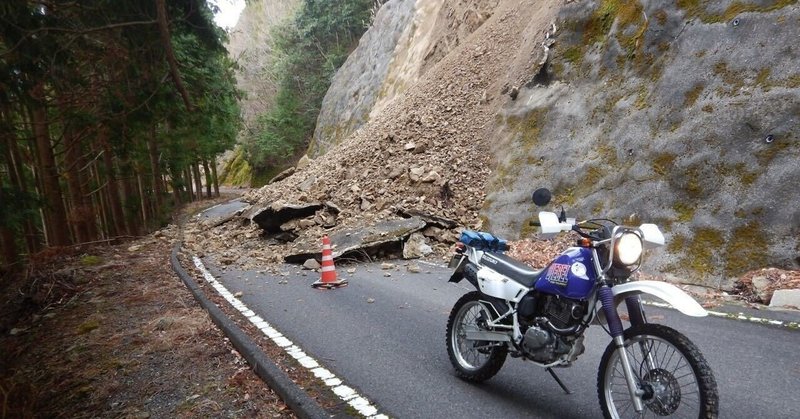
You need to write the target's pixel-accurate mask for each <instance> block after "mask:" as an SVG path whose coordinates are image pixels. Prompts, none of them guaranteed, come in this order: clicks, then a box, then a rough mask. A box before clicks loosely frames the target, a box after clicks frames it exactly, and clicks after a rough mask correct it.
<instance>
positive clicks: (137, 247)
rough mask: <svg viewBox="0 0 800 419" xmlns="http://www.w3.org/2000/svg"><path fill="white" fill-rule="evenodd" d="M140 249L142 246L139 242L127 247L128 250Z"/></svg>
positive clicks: (135, 250)
mask: <svg viewBox="0 0 800 419" xmlns="http://www.w3.org/2000/svg"><path fill="white" fill-rule="evenodd" d="M140 250H142V246H141V245H139V244H135V245H133V246H131V247H129V248H128V251H129V252H138V251H140Z"/></svg>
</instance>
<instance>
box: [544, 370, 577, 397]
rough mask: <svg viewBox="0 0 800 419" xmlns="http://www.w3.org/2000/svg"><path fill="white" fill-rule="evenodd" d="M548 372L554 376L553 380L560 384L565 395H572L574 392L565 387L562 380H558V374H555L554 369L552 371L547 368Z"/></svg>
mask: <svg viewBox="0 0 800 419" xmlns="http://www.w3.org/2000/svg"><path fill="white" fill-rule="evenodd" d="M547 372H549V373H550V375H552V376H553V379H554V380H556V382H557V383H558V385H559V386H561V389H562V390H564V393H567V394H572V392H571V391H569V389H568V388H567V386H565V385H564V383H563V382H561V380H560V379H559V378H558V376H557V375H556V372H555V371H553V369H552V368H547Z"/></svg>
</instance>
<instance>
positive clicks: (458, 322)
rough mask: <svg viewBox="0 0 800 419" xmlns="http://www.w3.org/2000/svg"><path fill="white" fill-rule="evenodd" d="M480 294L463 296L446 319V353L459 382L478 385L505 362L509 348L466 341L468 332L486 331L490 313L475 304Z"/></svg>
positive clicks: (498, 369)
mask: <svg viewBox="0 0 800 419" xmlns="http://www.w3.org/2000/svg"><path fill="white" fill-rule="evenodd" d="M479 299H480V293H478V292H476V291H473V292H470V293H468V294H466V295H464V296H462V297H461V298H460V299H459V300H458V301H457V302H456V304H455V306H453V310H452V311H451V312H450V318H449V319H448V320H447V354H448V355H449V356H450V362H451V363H452V364H453V367H454V368H455V369H456V375H458V376H459V377H461V378H462V379H465V380H468V381H473V382H480V381H485V380H488V379H489V378H492V377H493V376H494V375H495V374H497V372H498V371H500V368H501V367H502V366H503V363H504V362H505V361H506V355H507V354H508V347H507V346H506V345H505V344H502V343H500V344H498V343H493V342H488V341H475V340H467V336H466V335H467V331H468V330H475V331H477V330H486V321H487V320H488V319H490V316H491V314H490V313H488V312H487V310H486V309H485V308H484V307H483V305H481V303H479V302H478V300H479Z"/></svg>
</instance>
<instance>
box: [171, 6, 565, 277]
mask: <svg viewBox="0 0 800 419" xmlns="http://www.w3.org/2000/svg"><path fill="white" fill-rule="evenodd" d="M532 3H533V2H531V1H519V2H517V1H513V2H500V3H498V5H497V8H496V10H495V11H494V13H493V14H492V16H491V17H490V18H489V19H488V20H486V21H485V22H484V23H483V24H482V25H481V26H480V27H479V28H478V29H477V30H475V32H473V33H472V34H471V35H470V36H469V37H467V38H466V39H463V43H461V44H460V45H459V46H458V47H456V48H454V49H453V50H452V51H451V52H450V53H449V54H447V55H446V56H445V57H443V58H441V59H439V61H438V62H437V63H436V64H435V65H434V66H433V67H431V68H430V69H429V70H427V71H426V73H425V74H424V76H423V77H422V78H421V79H420V80H419V81H418V82H417V83H416V85H414V86H413V88H409V89H408V90H407V91H406V93H405V94H404V95H401V96H399V97H398V98H396V99H395V100H394V101H393V102H391V103H390V104H388V105H387V106H386V107H385V108H384V110H383V112H381V113H379V114H378V115H376V116H375V117H374V118H373V119H371V121H370V122H369V123H367V124H365V125H364V126H362V127H361V128H360V129H358V130H357V131H356V132H355V133H354V134H353V135H351V136H350V137H349V138H348V139H347V140H345V141H344V142H342V143H341V144H339V145H337V146H335V147H334V148H332V149H331V150H330V151H328V152H327V153H326V154H324V155H322V156H320V157H318V158H315V159H313V160H310V161H309V162H307V163H305V162H304V164H303V165H298V167H297V168H296V170H295V171H294V173H293V174H291V175H290V176H288V177H286V178H284V179H282V180H279V181H276V182H275V183H272V184H269V185H267V186H265V187H263V188H261V189H259V190H255V191H252V192H250V193H248V194H246V195H245V197H244V199H245V200H246V201H247V202H249V203H250V204H251V205H252V207H251V210H249V211H247V213H248V214H249V218H242V219H239V221H238V222H231V223H226V224H223V225H221V226H218V227H215V228H212V229H211V230H205V231H200V230H199V229H197V230H196V231H189V233H190V234H189V235H190V236H192V237H193V238H192V239H189V240H188V241H187V243H186V244H187V246H188V247H190V248H191V247H192V246H196V245H197V244H199V243H200V242H203V243H206V244H207V243H208V242H210V241H216V242H217V243H219V244H221V245H222V246H221V247H223V248H225V249H229V250H223V253H225V252H227V254H228V255H229V258H233V259H235V260H236V261H238V262H240V263H244V264H248V263H252V264H254V266H257V265H258V264H262V265H263V264H265V263H274V262H281V261H283V260H284V259H285V257H286V256H287V255H292V254H296V253H298V245H296V244H295V243H314V242H317V243H318V242H319V240H320V238H321V237H322V235H323V234H328V235H330V236H334V235H335V234H337V233H338V232H343V231H353V230H357V229H359V228H368V227H372V226H375V225H376V224H378V223H382V222H386V221H389V220H399V219H401V218H406V217H403V214H405V215H406V216H408V215H409V214H416V215H421V216H422V218H423V219H425V220H426V225H425V227H424V228H423V229H422V230H424V231H425V232H426V234H424V236H425V239H426V240H425V242H426V243H425V244H427V245H428V246H430V247H431V249H432V250H433V251H434V254H435V255H443V254H444V253H445V252H446V251H447V249H448V247H449V246H450V244H452V243H453V242H454V241H455V240H456V239H457V237H458V232H459V231H460V230H461V229H462V228H465V227H466V228H471V229H481V228H486V227H487V226H485V225H484V223H483V221H482V220H481V218H480V216H479V213H480V210H481V207H482V206H483V204H484V200H485V198H486V190H485V188H486V181H487V179H488V178H489V177H490V175H491V169H490V168H491V167H492V166H493V164H492V162H491V160H492V157H491V152H490V151H489V147H488V144H487V143H488V142H490V139H489V138H485V135H486V134H487V130H489V129H490V127H491V125H492V121H493V118H494V115H495V114H496V112H497V110H498V109H499V107H500V106H501V105H502V104H503V103H505V102H506V101H509V100H512V99H511V98H510V97H509V96H508V95H504V94H502V93H501V92H508V91H509V90H510V88H511V87H514V86H519V85H521V84H523V83H525V82H527V81H529V80H530V78H532V77H533V76H534V75H535V74H536V73H537V71H538V67H539V66H540V64H539V63H540V61H541V56H542V55H543V53H544V50H541V51H540V50H539V49H540V48H541V47H540V46H539V45H540V43H541V41H542V40H544V39H546V37H547V31H548V30H549V29H550V28H551V24H552V20H553V19H554V17H555V12H556V11H557V7H555V6H556V5H557V4H559V3H560V2H557V1H550V2H546V4H544V5H540V6H538V7H537V8H536V10H538V11H536V12H534V11H532V10H534V9H533V8H532V7H531V6H532ZM541 10H549V12H542V11H541ZM521 33H525V34H530V36H532V37H533V40H531V39H523V38H522V37H520V36H519V35H520V34H521ZM530 45H535V46H536V48H537V49H535V50H532V54H531V56H530V57H528V58H526V59H525V60H522V61H521V60H520V59H519V57H518V55H519V50H520V49H526V48H528V49H530V48H531V47H530ZM534 51H535V53H533V52H534ZM437 59H438V57H437ZM317 203H323V207H322V208H318V207H316V205H318V204H317ZM328 203H330V205H331V206H335V207H336V208H337V209H339V211H338V213H336V214H332V212H331V211H329V209H328V208H329V204H328ZM300 207H303V208H316V209H315V212H314V213H313V214H311V213H310V212H309V213H308V214H302V215H298V216H297V218H295V219H294V220H284V219H280V220H279V221H280V222H281V223H280V225H279V227H278V229H280V230H281V231H280V232H278V231H277V229H276V228H275V227H276V225H277V224H278V221H270V222H268V223H270V224H269V227H268V228H267V229H265V230H263V231H262V230H261V229H260V228H259V227H258V224H259V223H260V224H261V225H262V226H263V225H264V223H265V222H264V221H263V220H264V219H268V218H271V217H272V216H273V215H276V214H277V212H280V211H281V208H300ZM263 211H271V212H268V213H265V214H264V215H259V214H262V212H263ZM276 211H277V212H276ZM309 211H310V209H309ZM323 219H324V220H325V221H322V220H323ZM332 221H334V222H335V223H334V222H332ZM287 223H288V224H287ZM264 232H266V234H264ZM284 233H285V234H284ZM273 234H275V235H280V234H283V235H282V236H280V237H276V236H275V235H273ZM409 235H410V233H409ZM408 237H409V236H406V235H402V236H400V237H398V240H400V241H406V240H407V238H408ZM333 245H334V246H337V243H336V242H335V241H334V242H333ZM199 249H200V246H198V250H199Z"/></svg>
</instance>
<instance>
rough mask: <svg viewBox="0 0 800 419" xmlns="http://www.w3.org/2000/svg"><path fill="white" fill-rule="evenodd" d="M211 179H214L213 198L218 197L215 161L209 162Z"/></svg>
mask: <svg viewBox="0 0 800 419" xmlns="http://www.w3.org/2000/svg"><path fill="white" fill-rule="evenodd" d="M211 177H212V178H213V179H214V196H217V197H218V196H219V177H217V159H216V158H215V159H213V160H211Z"/></svg>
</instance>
